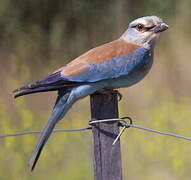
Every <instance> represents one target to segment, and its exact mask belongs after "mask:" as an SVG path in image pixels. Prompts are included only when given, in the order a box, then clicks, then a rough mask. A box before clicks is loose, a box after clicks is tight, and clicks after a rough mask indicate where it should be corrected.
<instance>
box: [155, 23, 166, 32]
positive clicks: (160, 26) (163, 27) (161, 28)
mask: <svg viewBox="0 0 191 180" xmlns="http://www.w3.org/2000/svg"><path fill="white" fill-rule="evenodd" d="M168 28H169V25H167V24H165V23H160V24H158V25H156V26H155V27H153V28H152V29H151V31H154V32H155V33H160V32H163V31H165V30H167V29H168Z"/></svg>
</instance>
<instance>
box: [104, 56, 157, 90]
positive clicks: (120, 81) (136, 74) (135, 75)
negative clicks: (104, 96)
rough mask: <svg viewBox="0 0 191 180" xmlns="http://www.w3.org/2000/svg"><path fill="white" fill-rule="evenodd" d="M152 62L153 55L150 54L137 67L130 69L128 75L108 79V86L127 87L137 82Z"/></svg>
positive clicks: (144, 74) (113, 87) (147, 70)
mask: <svg viewBox="0 0 191 180" xmlns="http://www.w3.org/2000/svg"><path fill="white" fill-rule="evenodd" d="M152 64H153V55H152V54H151V55H150V57H149V58H148V60H147V61H145V62H144V63H143V64H141V65H140V66H139V67H137V68H136V69H135V70H134V71H132V72H131V73H129V74H128V75H125V76H122V77H120V78H116V79H113V80H110V81H108V83H107V86H108V88H111V89H115V88H123V87H129V86H132V85H134V84H136V83H138V82H139V81H141V80H142V79H143V78H144V77H145V76H146V75H147V73H148V72H149V70H150V69H151V66H152Z"/></svg>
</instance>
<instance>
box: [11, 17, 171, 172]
mask: <svg viewBox="0 0 191 180" xmlns="http://www.w3.org/2000/svg"><path fill="white" fill-rule="evenodd" d="M166 29H168V25H167V24H165V23H164V22H163V20H162V19H161V18H159V17H157V16H147V17H141V18H138V19H136V20H134V21H132V22H131V23H130V24H129V26H128V29H127V30H126V31H125V32H124V33H123V34H122V36H121V37H120V38H119V39H117V40H114V41H112V42H109V43H106V44H103V45H101V46H99V47H96V48H93V49H91V50H89V51H87V52H86V53H84V54H82V55H81V56H79V57H77V58H76V59H74V60H73V61H71V62H70V63H68V64H66V65H65V66H63V67H61V68H60V69H58V70H56V71H54V72H53V73H51V74H49V75H48V76H47V77H45V78H44V79H42V80H40V81H37V82H34V83H31V84H28V85H25V86H22V87H20V88H18V89H16V90H15V91H14V96H15V98H16V97H19V96H23V95H26V94H32V93H38V92H46V91H58V97H57V100H56V103H55V106H54V108H53V112H52V114H51V116H50V118H49V120H48V122H47V123H46V125H45V127H44V129H43V132H42V134H41V136H40V138H39V141H38V143H37V145H36V148H35V149H34V152H33V154H32V156H31V158H30V160H29V165H30V168H31V170H33V169H34V167H35V165H36V163H37V161H38V159H39V156H40V154H41V151H42V148H43V146H44V145H45V143H46V142H47V140H48V138H49V136H50V135H51V133H52V131H53V129H54V127H55V125H56V123H57V122H58V121H60V120H61V119H62V118H63V117H64V116H65V114H66V113H67V111H68V110H69V109H70V108H71V106H72V105H73V104H74V103H75V102H76V101H77V100H79V99H81V98H83V97H86V96H88V95H91V94H93V93H95V92H96V91H100V92H101V91H102V90H110V89H117V88H124V87H129V86H132V85H134V84H135V83H138V82H139V81H140V80H142V79H143V78H144V77H145V76H146V74H147V73H148V72H149V70H150V68H151V66H152V63H153V52H154V47H155V43H156V41H157V39H158V37H159V35H160V34H161V32H163V31H165V30H166Z"/></svg>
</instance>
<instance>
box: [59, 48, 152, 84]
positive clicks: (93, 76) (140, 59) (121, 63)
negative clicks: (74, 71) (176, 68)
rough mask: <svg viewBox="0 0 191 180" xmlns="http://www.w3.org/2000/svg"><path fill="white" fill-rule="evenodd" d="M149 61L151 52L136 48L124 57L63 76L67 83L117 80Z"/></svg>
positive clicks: (92, 64)
mask: <svg viewBox="0 0 191 180" xmlns="http://www.w3.org/2000/svg"><path fill="white" fill-rule="evenodd" d="M150 60H151V51H150V50H148V49H145V48H138V49H136V50H134V51H132V52H131V53H129V54H127V55H125V56H119V57H114V58H112V59H110V60H107V61H104V62H102V63H100V64H94V63H91V64H89V66H88V68H87V69H86V70H85V71H83V72H81V73H80V74H78V75H75V76H70V77H68V76H64V77H63V78H65V79H68V80H69V81H76V82H96V81H100V80H105V79H113V78H118V77H121V76H124V75H128V74H129V73H131V72H133V71H135V70H137V68H139V67H140V66H142V65H144V64H147V63H148V62H149V61H150Z"/></svg>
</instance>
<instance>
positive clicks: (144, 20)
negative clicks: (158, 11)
mask: <svg viewBox="0 0 191 180" xmlns="http://www.w3.org/2000/svg"><path fill="white" fill-rule="evenodd" d="M162 22H163V21H162V19H161V18H159V17H157V16H146V17H141V18H138V19H135V20H134V21H132V22H131V23H130V24H129V26H130V27H132V26H134V25H137V24H139V23H140V24H144V25H145V26H146V25H150V24H153V25H156V24H158V23H162Z"/></svg>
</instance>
